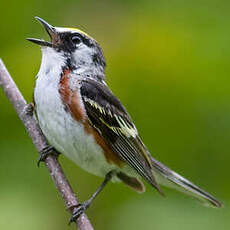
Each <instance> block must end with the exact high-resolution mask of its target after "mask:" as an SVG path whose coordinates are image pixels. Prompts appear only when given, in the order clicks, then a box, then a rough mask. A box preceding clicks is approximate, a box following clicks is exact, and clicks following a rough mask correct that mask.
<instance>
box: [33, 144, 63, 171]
mask: <svg viewBox="0 0 230 230" xmlns="http://www.w3.org/2000/svg"><path fill="white" fill-rule="evenodd" d="M59 154H60V153H58V152H57V151H56V150H55V149H54V147H52V146H47V147H45V148H44V149H42V150H41V151H40V156H39V158H38V162H37V165H38V167H39V166H40V163H41V162H42V161H44V160H45V159H46V157H47V156H49V155H54V156H56V157H57V156H59Z"/></svg>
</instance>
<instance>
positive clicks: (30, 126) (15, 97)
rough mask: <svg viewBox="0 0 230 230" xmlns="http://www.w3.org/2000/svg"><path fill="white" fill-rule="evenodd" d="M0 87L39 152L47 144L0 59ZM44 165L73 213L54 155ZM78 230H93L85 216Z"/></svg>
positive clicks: (67, 187)
mask: <svg viewBox="0 0 230 230" xmlns="http://www.w3.org/2000/svg"><path fill="white" fill-rule="evenodd" d="M0 85H1V86H2V88H3V90H4V92H5V94H6V96H7V97H8V99H9V100H10V102H11V103H12V105H13V107H14V108H15V110H16V112H17V114H18V116H19V117H20V119H21V120H22V122H23V124H24V126H25V127H26V129H27V131H28V133H29V135H30V137H31V139H32V141H33V143H34V145H35V147H36V149H37V151H38V152H41V151H42V150H43V149H44V148H45V147H47V146H48V143H47V141H46V139H45V137H44V135H43V134H42V132H41V129H40V127H39V125H38V123H37V120H36V118H35V116H34V115H32V114H31V113H29V112H28V109H29V105H28V104H27V103H26V101H25V99H24V98H23V96H22V94H21V93H20V91H19V89H18V88H17V86H16V84H15V82H14V81H13V79H12V78H11V76H10V74H9V72H8V71H7V69H6V67H5V65H4V63H3V61H2V60H1V59H0ZM45 165H46V167H47V169H48V170H49V172H50V175H51V177H52V179H53V181H54V183H55V185H56V187H57V189H58V191H59V192H60V194H61V196H62V198H63V200H64V202H65V205H66V207H67V209H68V210H69V211H70V212H71V213H73V212H74V211H75V208H71V207H74V206H76V205H78V204H79V202H78V201H77V198H76V196H75V194H74V193H73V190H72V188H71V186H70V184H69V182H68V180H67V178H66V177H65V175H64V172H63V170H62V168H61V166H60V164H59V162H58V160H57V158H56V157H55V156H54V155H49V156H48V157H47V158H46V159H45ZM76 225H77V227H78V229H79V230H93V227H92V225H91V223H90V221H89V219H88V217H87V216H86V215H85V214H82V215H81V216H80V217H79V218H78V220H77V221H76Z"/></svg>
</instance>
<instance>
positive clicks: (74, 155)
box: [34, 47, 116, 176]
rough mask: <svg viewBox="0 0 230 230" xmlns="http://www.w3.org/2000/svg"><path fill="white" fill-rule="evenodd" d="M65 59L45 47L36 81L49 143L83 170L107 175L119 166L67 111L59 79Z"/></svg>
mask: <svg viewBox="0 0 230 230" xmlns="http://www.w3.org/2000/svg"><path fill="white" fill-rule="evenodd" d="M64 65H65V58H64V56H62V54H61V53H57V52H56V51H53V50H52V48H49V47H48V48H44V49H43V57H42V63H41V68H40V71H39V73H38V78H37V80H36V86H35V91H34V100H35V103H36V112H37V116H38V120H39V124H40V127H41V129H42V131H43V133H44V135H45V136H46V138H47V140H48V141H49V143H50V144H51V145H52V146H53V147H54V148H55V149H57V150H58V151H59V152H60V153H63V154H64V155H66V156H67V157H69V158H70V159H71V160H73V161H74V162H75V163H76V164H78V165H79V166H80V167H82V168H83V169H85V170H87V171H89V172H91V173H93V174H95V175H98V176H104V175H105V174H106V173H107V172H109V171H110V170H112V169H114V168H116V166H115V165H111V164H108V163H107V161H106V159H105V157H104V154H103V152H102V149H101V147H100V146H99V145H98V144H96V142H95V141H94V139H93V137H92V135H89V134H87V133H86V132H85V131H84V127H83V125H82V124H81V123H79V122H77V121H76V120H74V119H73V118H72V116H71V115H70V113H68V112H66V111H65V109H64V105H63V103H62V101H61V97H60V94H59V81H60V76H61V72H62V67H63V66H64Z"/></svg>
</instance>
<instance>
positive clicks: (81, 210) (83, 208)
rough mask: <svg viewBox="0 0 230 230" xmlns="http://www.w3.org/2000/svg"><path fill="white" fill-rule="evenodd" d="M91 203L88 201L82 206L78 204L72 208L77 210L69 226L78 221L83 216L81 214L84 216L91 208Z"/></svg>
mask: <svg viewBox="0 0 230 230" xmlns="http://www.w3.org/2000/svg"><path fill="white" fill-rule="evenodd" d="M90 203H91V202H90V201H89V200H87V201H85V202H84V203H82V204H78V205H76V206H74V207H72V208H75V210H74V212H73V214H72V216H71V217H70V219H69V224H71V223H72V222H74V221H76V220H77V219H78V218H79V217H80V216H81V214H83V213H84V212H85V211H86V210H87V209H88V208H89V206H90Z"/></svg>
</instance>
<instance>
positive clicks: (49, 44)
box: [27, 17, 58, 47]
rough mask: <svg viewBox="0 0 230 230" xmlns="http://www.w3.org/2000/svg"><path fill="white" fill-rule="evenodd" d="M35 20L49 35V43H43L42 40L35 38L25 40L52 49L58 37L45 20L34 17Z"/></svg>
mask: <svg viewBox="0 0 230 230" xmlns="http://www.w3.org/2000/svg"><path fill="white" fill-rule="evenodd" d="M35 19H36V20H38V21H39V22H40V23H41V24H42V25H43V26H44V28H45V30H46V32H47V33H48V34H49V36H50V39H51V42H47V41H44V40H42V39H37V38H27V40H28V41H31V42H33V43H35V44H38V45H40V46H49V47H53V46H54V44H55V43H57V41H58V35H57V32H56V30H55V28H54V27H53V26H51V25H50V24H49V23H47V22H46V21H45V20H43V19H42V18H39V17H35Z"/></svg>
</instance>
